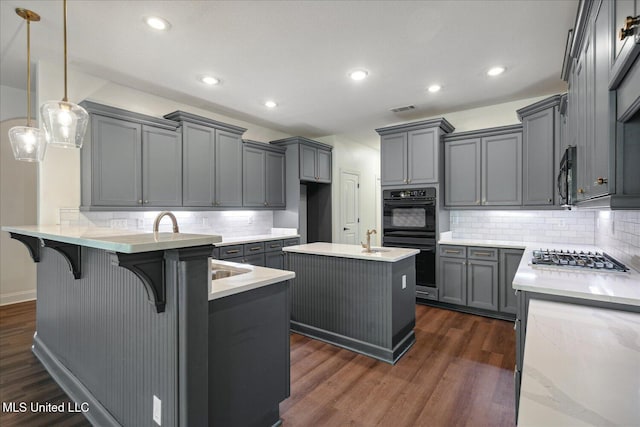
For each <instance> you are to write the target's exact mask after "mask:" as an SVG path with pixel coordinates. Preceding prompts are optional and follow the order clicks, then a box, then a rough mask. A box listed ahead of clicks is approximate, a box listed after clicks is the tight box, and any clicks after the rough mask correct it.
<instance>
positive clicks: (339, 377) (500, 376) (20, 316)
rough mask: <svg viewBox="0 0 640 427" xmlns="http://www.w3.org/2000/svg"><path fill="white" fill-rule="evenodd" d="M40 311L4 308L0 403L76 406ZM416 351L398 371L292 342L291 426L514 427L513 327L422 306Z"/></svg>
mask: <svg viewBox="0 0 640 427" xmlns="http://www.w3.org/2000/svg"><path fill="white" fill-rule="evenodd" d="M34 331H35V302H27V303H21V304H13V305H10V306H4V307H0V401H2V402H18V401H27V402H31V401H38V402H51V403H61V402H70V399H69V398H68V397H67V396H66V395H65V393H64V392H63V391H62V390H61V389H60V388H59V387H58V386H57V385H56V383H55V382H54V381H53V380H52V379H51V377H50V376H49V374H48V373H47V372H46V371H45V370H44V368H43V367H42V365H40V363H39V362H38V360H37V359H36V358H35V356H33V354H32V353H31V340H32V337H33V333H34ZM415 333H416V343H415V344H414V345H413V347H412V348H411V349H410V350H409V351H408V352H407V354H405V355H404V357H403V358H402V359H401V360H400V361H399V362H398V363H397V364H396V365H395V366H391V365H389V364H387V363H383V362H378V361H376V360H374V359H371V358H369V357H366V356H361V355H358V354H356V353H353V352H351V351H348V350H344V349H341V348H339V347H335V346H333V345H330V344H326V343H323V342H321V341H317V340H313V339H310V338H307V337H304V336H301V335H297V334H292V335H291V397H290V398H289V399H287V400H285V401H284V402H283V403H282V404H281V405H280V415H281V418H282V419H283V421H284V425H285V426H287V427H289V426H291V427H294V426H304V427H308V426H314V427H315V426H331V427H333V426H363V427H364V426H391V427H401V426H434V427H439V426H443V427H444V426H447V427H448V426H513V425H514V416H515V415H514V406H515V404H514V393H513V390H514V389H513V387H514V386H513V368H514V363H515V362H514V361H515V354H514V352H515V334H514V331H513V324H512V323H511V322H505V321H501V320H494V319H487V318H483V317H479V316H473V315H469V314H463V313H457V312H453V311H448V310H442V309H438V308H434V307H427V306H422V305H417V306H416V329H415ZM0 425H1V426H3V427H9V426H29V427H32V426H33V427H36V426H68V427H75V426H86V425H89V423H88V422H87V420H86V419H85V418H84V417H83V416H82V415H80V414H66V413H63V414H42V413H40V414H31V413H24V414H22V413H5V412H0Z"/></svg>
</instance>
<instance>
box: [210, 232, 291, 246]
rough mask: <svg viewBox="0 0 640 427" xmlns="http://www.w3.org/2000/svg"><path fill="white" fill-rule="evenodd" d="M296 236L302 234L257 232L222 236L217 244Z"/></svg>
mask: <svg viewBox="0 0 640 427" xmlns="http://www.w3.org/2000/svg"><path fill="white" fill-rule="evenodd" d="M296 237H300V235H299V234H295V233H289V234H256V235H254V236H240V237H225V236H222V241H221V242H219V243H216V244H215V246H216V247H220V246H230V245H240V244H244V243H253V242H267V241H269V240H286V239H295V238H296Z"/></svg>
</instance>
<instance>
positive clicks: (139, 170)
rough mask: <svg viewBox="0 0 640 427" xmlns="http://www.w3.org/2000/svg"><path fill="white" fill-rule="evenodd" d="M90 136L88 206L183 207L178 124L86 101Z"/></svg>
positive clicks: (85, 165)
mask: <svg viewBox="0 0 640 427" xmlns="http://www.w3.org/2000/svg"><path fill="white" fill-rule="evenodd" d="M82 106H83V107H84V108H85V109H87V111H88V112H89V113H90V125H89V133H88V134H89V135H90V137H89V138H87V141H86V143H85V144H84V145H83V148H82V150H81V165H80V167H81V174H82V184H81V185H82V188H81V194H82V206H83V208H89V209H91V208H93V207H96V208H106V207H158V206H162V207H164V206H166V207H174V206H180V205H181V204H182V187H181V184H180V183H181V180H182V155H181V153H182V140H181V138H180V133H179V132H177V131H176V129H177V127H178V126H177V124H176V123H175V122H172V121H170V120H164V119H158V118H155V117H149V116H144V115H142V114H136V113H132V112H130V111H126V110H121V109H119V108H113V107H108V106H104V105H101V104H96V103H93V102H89V101H84V102H83V103H82Z"/></svg>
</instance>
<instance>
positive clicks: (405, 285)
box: [402, 274, 407, 289]
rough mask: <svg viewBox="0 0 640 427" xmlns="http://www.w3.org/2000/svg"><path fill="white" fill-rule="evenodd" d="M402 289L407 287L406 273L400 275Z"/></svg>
mask: <svg viewBox="0 0 640 427" xmlns="http://www.w3.org/2000/svg"><path fill="white" fill-rule="evenodd" d="M402 289H407V275H406V274H403V275H402Z"/></svg>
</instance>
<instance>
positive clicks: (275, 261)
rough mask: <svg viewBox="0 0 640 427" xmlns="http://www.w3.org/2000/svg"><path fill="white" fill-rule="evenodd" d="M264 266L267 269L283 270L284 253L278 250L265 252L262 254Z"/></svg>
mask: <svg viewBox="0 0 640 427" xmlns="http://www.w3.org/2000/svg"><path fill="white" fill-rule="evenodd" d="M264 266H265V267H269V268H277V269H278V270H282V269H283V268H284V253H283V252H282V251H281V250H279V251H277V252H266V253H265V254H264Z"/></svg>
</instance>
